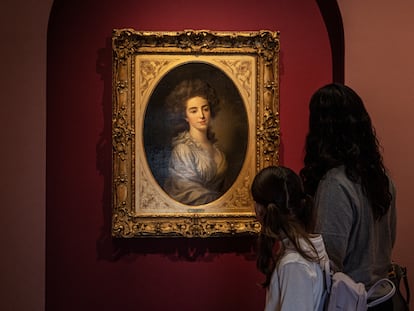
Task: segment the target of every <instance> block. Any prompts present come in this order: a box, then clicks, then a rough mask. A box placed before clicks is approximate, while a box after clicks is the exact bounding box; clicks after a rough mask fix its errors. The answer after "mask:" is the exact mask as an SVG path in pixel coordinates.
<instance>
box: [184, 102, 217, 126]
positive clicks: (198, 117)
mask: <svg viewBox="0 0 414 311" xmlns="http://www.w3.org/2000/svg"><path fill="white" fill-rule="evenodd" d="M185 116H186V117H185V120H186V121H187V122H188V125H189V126H190V129H191V128H193V129H197V130H200V131H206V130H207V128H208V125H209V123H210V116H211V115H210V105H209V103H208V101H207V100H206V99H205V98H203V97H200V96H196V97H192V98H190V99H188V100H187V103H186V109H185Z"/></svg>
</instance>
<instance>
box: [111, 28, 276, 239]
mask: <svg viewBox="0 0 414 311" xmlns="http://www.w3.org/2000/svg"><path fill="white" fill-rule="evenodd" d="M279 47H280V43H279V32H272V31H265V30H262V31H257V32H211V31H205V30H185V31H182V32H181V31H179V32H150V31H136V30H133V29H115V30H114V31H113V36H112V49H113V85H112V91H113V107H112V113H113V115H112V145H113V154H112V162H113V166H112V172H113V174H112V176H113V177H112V193H113V196H112V204H113V214H112V235H113V236H114V237H118V238H132V237H215V236H240V235H252V234H257V233H258V232H259V231H260V224H259V223H258V222H257V221H256V219H255V215H254V207H253V201H252V198H251V195H250V185H251V182H252V180H253V178H254V176H255V174H256V173H257V172H258V171H259V170H260V169H261V168H263V167H266V166H269V165H278V158H279V143H280V126H279V82H278V80H279V79H278V78H279V77H278V63H279ZM192 62H194V63H200V62H201V63H203V64H207V65H209V66H212V67H214V68H217V70H219V71H222V72H223V73H224V75H226V76H227V77H228V78H229V79H230V80H231V81H232V82H233V83H234V85H235V86H236V88H237V90H238V92H239V94H240V96H241V98H242V99H243V104H244V109H245V110H246V115H247V122H248V124H247V127H246V128H247V129H248V134H247V136H248V139H247V143H246V154H245V157H244V162H243V165H242V167H241V169H240V171H239V174H238V176H237V178H236V179H235V181H234V183H233V184H232V186H231V187H230V188H229V189H228V191H227V192H226V193H225V194H223V195H222V196H221V197H220V198H219V199H218V200H216V201H214V202H211V203H208V204H206V205H201V206H186V205H183V204H181V203H179V202H176V201H174V200H173V199H171V198H170V197H169V196H168V195H166V194H165V193H164V192H163V190H162V188H161V187H160V185H159V184H158V183H157V181H156V180H154V177H153V176H152V174H151V168H150V167H149V164H148V161H147V159H146V154H145V150H143V149H144V146H143V142H142V141H143V140H144V136H143V125H142V124H143V121H144V117H145V113H146V111H147V108H148V107H147V105H148V102H149V98H150V96H151V94H152V93H153V92H154V88H155V87H156V86H157V83H159V82H160V79H161V78H162V77H163V76H165V75H166V73H167V72H169V71H171V70H173V69H174V68H176V67H177V66H180V65H182V64H190V65H191V64H192Z"/></svg>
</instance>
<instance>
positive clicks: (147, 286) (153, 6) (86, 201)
mask: <svg viewBox="0 0 414 311" xmlns="http://www.w3.org/2000/svg"><path fill="white" fill-rule="evenodd" d="M325 13H326V12H325ZM328 15H329V12H328ZM114 28H134V29H137V30H155V31H164V30H179V31H180V30H184V29H207V30H217V31H220V30H221V31H253V30H262V29H269V30H279V31H280V33H281V53H280V60H281V62H280V81H279V82H280V119H281V135H282V136H281V138H282V146H281V152H280V160H281V164H284V165H287V166H290V167H292V168H293V169H295V170H296V171H297V170H299V169H300V167H301V165H302V158H303V145H304V139H305V134H306V128H307V117H308V111H307V105H308V100H309V97H310V96H311V94H312V93H313V92H314V91H315V90H316V88H318V87H320V86H322V85H323V84H325V83H328V82H330V81H331V80H332V56H331V48H330V43H329V37H328V31H327V28H326V27H325V24H324V19H323V18H322V15H321V13H320V10H319V7H318V4H317V2H316V1H313V0H296V1H291V0H279V1H275V0H265V1H249V2H248V1H245V2H244V1H237V0H211V1H207V2H205V1H184V0H175V1H171V0H151V1H133V0H125V1H110V0H104V1H102V0H88V1H85V0H82V1H81V0H72V1H63V0H56V1H54V5H53V8H52V12H51V17H50V22H49V32H48V68H47V194H46V195H47V197H46V200H47V209H46V214H47V215H46V223H47V226H46V257H47V258H46V293H47V295H46V308H47V310H53V311H55V310H68V311H73V310H154V311H157V310H180V311H192V310H199V311H207V310H239V311H244V310H246V311H247V310H261V309H262V308H263V305H264V290H262V289H261V288H260V287H259V286H258V285H257V284H258V283H260V282H261V281H262V280H263V278H262V275H261V274H260V273H258V272H257V271H256V266H255V259H254V253H253V250H252V249H253V245H254V239H247V238H244V239H241V238H238V239H222V238H215V239H206V240H203V239H132V240H124V241H114V240H112V238H111V237H110V226H111V220H110V219H111V109H112V108H111V104H112V103H111V98H112V97H111V96H112V95H111V69H112V67H111V46H110V37H111V33H112V29H114Z"/></svg>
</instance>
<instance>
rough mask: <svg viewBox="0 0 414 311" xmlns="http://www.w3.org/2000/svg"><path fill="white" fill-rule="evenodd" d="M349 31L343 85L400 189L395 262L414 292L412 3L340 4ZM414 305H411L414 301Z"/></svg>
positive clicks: (372, 0) (348, 0) (369, 0)
mask: <svg viewBox="0 0 414 311" xmlns="http://www.w3.org/2000/svg"><path fill="white" fill-rule="evenodd" d="M338 3H339V5H340V9H341V13H342V16H343V23H344V29H345V42H346V44H345V46H346V49H345V82H346V83H347V84H349V85H350V86H352V87H353V88H355V90H357V91H358V92H359V93H360V94H361V96H362V97H363V99H364V100H365V102H366V106H367V109H368V110H369V112H370V113H371V116H372V121H373V123H374V126H375V128H376V131H377V135H378V137H379V139H380V142H381V145H382V147H383V151H384V161H385V165H386V167H387V168H388V170H389V173H390V175H391V176H392V178H393V179H394V183H395V184H396V187H397V217H398V220H397V242H396V245H395V248H394V253H393V259H394V260H396V261H398V262H400V263H401V264H403V265H405V266H407V267H408V271H409V280H410V288H411V289H413V288H414V252H413V251H412V249H411V247H410V246H411V245H413V243H412V241H411V236H412V234H413V223H414V213H413V209H412V205H413V204H412V202H413V199H412V194H413V191H412V189H411V185H412V183H413V182H412V179H413V176H414V164H413V163H414V162H413V158H414V145H413V143H412V142H413V141H414V131H413V130H412V124H413V118H414V111H413V102H414V87H413V85H414V63H413V58H412V56H413V55H414V40H410V38H411V37H412V34H413V33H414V23H413V20H412V14H411V12H413V11H414V2H413V1H410V0H398V1H395V2H393V3H392V5H390V2H389V1H386V0H366V1H358V0H340V1H338ZM411 300H412V299H411ZM413 306H414V305H413V303H412V302H411V307H413Z"/></svg>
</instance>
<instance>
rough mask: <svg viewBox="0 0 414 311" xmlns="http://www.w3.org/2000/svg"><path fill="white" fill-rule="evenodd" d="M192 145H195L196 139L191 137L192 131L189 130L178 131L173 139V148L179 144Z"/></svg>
mask: <svg viewBox="0 0 414 311" xmlns="http://www.w3.org/2000/svg"><path fill="white" fill-rule="evenodd" d="M192 145H194V141H193V140H192V139H191V136H190V133H189V132H188V131H184V132H180V133H178V134H177V135H176V136H174V138H173V140H172V146H173V148H176V147H177V146H179V147H183V146H192Z"/></svg>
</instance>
